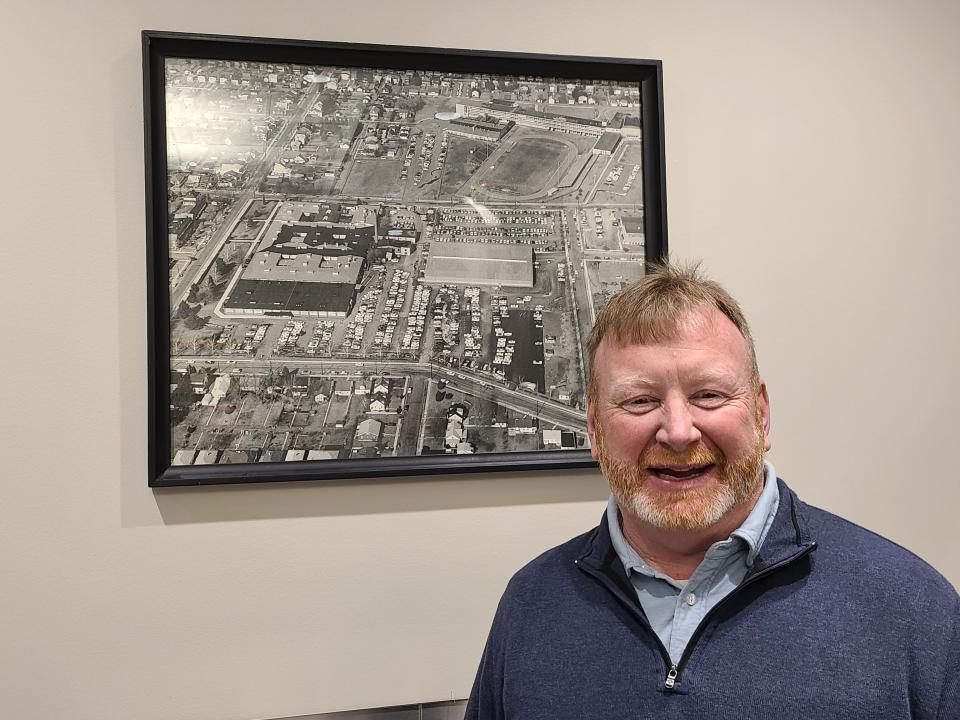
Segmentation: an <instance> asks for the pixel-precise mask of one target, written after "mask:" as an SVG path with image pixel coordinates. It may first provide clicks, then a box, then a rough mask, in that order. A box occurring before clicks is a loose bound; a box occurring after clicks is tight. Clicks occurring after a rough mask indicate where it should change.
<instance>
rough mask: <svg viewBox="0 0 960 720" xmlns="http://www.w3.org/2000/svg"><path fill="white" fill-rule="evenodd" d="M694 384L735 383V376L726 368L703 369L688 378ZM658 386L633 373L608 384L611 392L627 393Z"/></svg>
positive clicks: (648, 379)
mask: <svg viewBox="0 0 960 720" xmlns="http://www.w3.org/2000/svg"><path fill="white" fill-rule="evenodd" d="M688 380H689V382H690V383H692V384H694V385H703V384H707V383H723V384H736V383H737V376H736V375H734V374H733V373H730V372H728V371H726V370H720V369H712V368H708V369H704V370H701V371H699V372H697V373H695V374H693V375H691V376H690V377H689V378H688ZM656 387H658V383H656V382H655V381H653V380H651V379H650V378H647V377H644V376H642V375H635V376H634V377H631V378H626V379H624V380H620V381H617V382H615V383H613V384H611V386H610V391H611V392H612V393H629V392H634V391H636V390H649V389H651V388H656Z"/></svg>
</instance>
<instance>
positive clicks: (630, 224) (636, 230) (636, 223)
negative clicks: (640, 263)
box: [620, 215, 643, 245]
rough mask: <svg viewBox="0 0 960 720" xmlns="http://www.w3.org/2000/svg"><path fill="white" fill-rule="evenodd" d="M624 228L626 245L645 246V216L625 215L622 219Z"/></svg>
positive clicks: (623, 235)
mask: <svg viewBox="0 0 960 720" xmlns="http://www.w3.org/2000/svg"><path fill="white" fill-rule="evenodd" d="M620 223H621V227H622V228H623V233H622V237H623V243H624V245H643V216H642V215H623V216H622V217H621V218H620Z"/></svg>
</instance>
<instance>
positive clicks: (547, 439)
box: [543, 430, 563, 450]
mask: <svg viewBox="0 0 960 720" xmlns="http://www.w3.org/2000/svg"><path fill="white" fill-rule="evenodd" d="M562 443H563V439H562V437H561V432H560V431H559V430H544V431H543V446H544V447H545V448H547V449H548V450H550V449H553V450H556V449H559V448H560V447H561V445H562Z"/></svg>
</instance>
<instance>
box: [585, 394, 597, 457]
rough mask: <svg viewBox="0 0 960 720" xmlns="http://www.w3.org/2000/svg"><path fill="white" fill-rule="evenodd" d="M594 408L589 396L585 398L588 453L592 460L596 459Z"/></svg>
mask: <svg viewBox="0 0 960 720" xmlns="http://www.w3.org/2000/svg"><path fill="white" fill-rule="evenodd" d="M595 412H596V408H595V407H594V404H593V402H592V401H591V400H590V398H587V437H588V438H590V455H591V456H592V457H593V459H594V460H597V459H598V458H597V437H596V421H595V419H594V413H595Z"/></svg>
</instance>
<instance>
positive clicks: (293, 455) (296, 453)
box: [283, 450, 307, 462]
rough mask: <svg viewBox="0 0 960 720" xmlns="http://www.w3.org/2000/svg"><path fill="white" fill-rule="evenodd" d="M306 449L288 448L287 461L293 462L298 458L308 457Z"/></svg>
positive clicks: (285, 457) (285, 458)
mask: <svg viewBox="0 0 960 720" xmlns="http://www.w3.org/2000/svg"><path fill="white" fill-rule="evenodd" d="M306 455H307V451H306V450H287V454H286V455H285V456H284V458H283V459H284V460H285V461H286V462H292V461H296V460H304V459H305V458H306Z"/></svg>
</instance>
